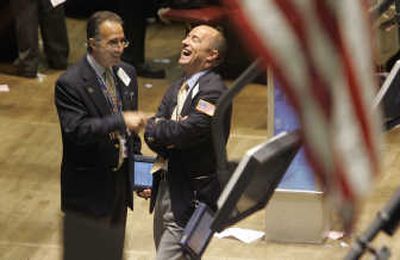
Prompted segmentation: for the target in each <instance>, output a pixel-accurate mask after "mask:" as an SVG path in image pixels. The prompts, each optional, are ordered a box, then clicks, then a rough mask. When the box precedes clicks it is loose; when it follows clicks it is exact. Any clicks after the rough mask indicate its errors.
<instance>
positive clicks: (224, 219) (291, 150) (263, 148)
mask: <svg viewBox="0 0 400 260" xmlns="http://www.w3.org/2000/svg"><path fill="white" fill-rule="evenodd" d="M300 145H301V142H300V135H299V132H298V131H294V132H291V133H285V132H282V133H281V134H279V135H277V136H275V137H273V138H272V139H270V140H268V141H266V142H264V143H262V144H260V145H258V146H256V147H254V148H252V149H250V150H248V151H247V153H246V154H245V156H244V157H243V159H242V160H241V161H240V163H239V165H238V166H237V168H236V169H235V171H234V173H233V174H232V177H231V178H230V179H229V181H228V183H227V184H226V186H225V188H224V190H223V192H222V194H221V196H220V197H219V199H218V210H217V212H216V214H215V218H214V221H213V223H212V229H213V230H214V231H218V232H219V231H221V230H222V229H224V228H225V227H227V226H229V225H233V224H234V223H236V222H238V221H239V220H242V219H243V218H245V217H247V216H249V215H251V214H252V213H254V212H255V211H257V210H260V209H262V208H264V207H265V206H266V205H267V203H268V201H269V199H270V198H271V196H272V194H273V192H274V190H275V188H276V187H277V186H278V184H279V182H280V180H281V179H282V177H283V175H284V174H285V172H286V170H287V168H288V167H289V165H290V163H291V161H292V159H293V158H294V156H295V155H296V153H297V151H298V150H299V148H300Z"/></svg>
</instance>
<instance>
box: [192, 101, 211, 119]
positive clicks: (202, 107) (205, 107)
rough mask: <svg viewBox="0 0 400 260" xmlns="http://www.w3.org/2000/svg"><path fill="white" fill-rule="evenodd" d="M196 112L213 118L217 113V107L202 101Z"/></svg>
mask: <svg viewBox="0 0 400 260" xmlns="http://www.w3.org/2000/svg"><path fill="white" fill-rule="evenodd" d="M196 110H197V111H199V112H202V113H204V114H206V115H209V116H213V115H214V112H215V105H214V104H211V103H210V102H208V101H205V100H203V99H200V100H199V102H198V103H197V106H196Z"/></svg>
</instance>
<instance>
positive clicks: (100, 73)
mask: <svg viewBox="0 0 400 260" xmlns="http://www.w3.org/2000/svg"><path fill="white" fill-rule="evenodd" d="M86 59H87V61H88V62H89V64H90V66H91V67H92V68H93V69H94V71H95V72H96V74H97V76H98V77H99V78H101V79H102V80H104V76H103V75H104V72H105V70H106V68H105V67H103V66H101V65H100V64H99V63H98V62H97V61H96V60H95V59H94V58H93V56H92V55H90V53H88V54H87V55H86Z"/></svg>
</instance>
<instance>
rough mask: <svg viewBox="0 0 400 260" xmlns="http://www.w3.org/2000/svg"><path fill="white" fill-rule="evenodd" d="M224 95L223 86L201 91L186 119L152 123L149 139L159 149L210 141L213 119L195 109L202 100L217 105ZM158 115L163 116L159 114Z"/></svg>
mask: <svg viewBox="0 0 400 260" xmlns="http://www.w3.org/2000/svg"><path fill="white" fill-rule="evenodd" d="M222 93H223V87H222V86H221V87H220V88H215V89H210V90H208V91H204V92H202V91H201V90H200V92H199V95H198V96H197V98H196V100H194V104H192V106H193V107H192V108H191V112H190V113H189V114H188V115H187V118H186V119H184V120H181V121H174V120H170V119H167V118H161V119H159V120H157V121H154V122H151V124H150V126H149V127H148V128H147V139H148V138H149V136H150V137H151V139H152V140H151V141H152V143H153V144H157V146H159V147H160V146H161V147H174V148H177V149H185V148H189V147H192V146H195V145H197V144H198V143H201V142H203V141H204V140H206V139H209V138H210V135H211V121H212V117H211V116H209V115H207V114H205V113H203V112H200V111H198V110H197V109H196V108H195V107H196V106H197V103H198V101H199V100H200V99H203V100H205V101H207V102H209V103H212V104H214V105H215V104H216V103H217V101H218V99H219V97H220V96H221V95H222ZM157 115H162V114H161V113H158V114H157Z"/></svg>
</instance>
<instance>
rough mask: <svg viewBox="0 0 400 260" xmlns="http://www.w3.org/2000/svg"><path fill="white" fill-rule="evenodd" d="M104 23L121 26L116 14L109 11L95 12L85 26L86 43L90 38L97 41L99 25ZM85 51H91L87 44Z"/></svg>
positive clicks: (120, 19) (120, 20)
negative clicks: (113, 23) (108, 22)
mask: <svg viewBox="0 0 400 260" xmlns="http://www.w3.org/2000/svg"><path fill="white" fill-rule="evenodd" d="M105 21H110V22H115V23H119V24H121V25H123V21H122V18H121V17H120V16H119V15H117V14H116V13H113V12H110V11H98V12H95V13H94V14H92V16H90V18H89V20H88V21H87V26H86V40H87V42H89V39H90V38H95V39H96V38H97V39H98V36H99V28H100V25H101V24H102V23H103V22H105ZM87 49H88V52H91V51H92V50H91V48H90V46H89V44H88V46H87Z"/></svg>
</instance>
